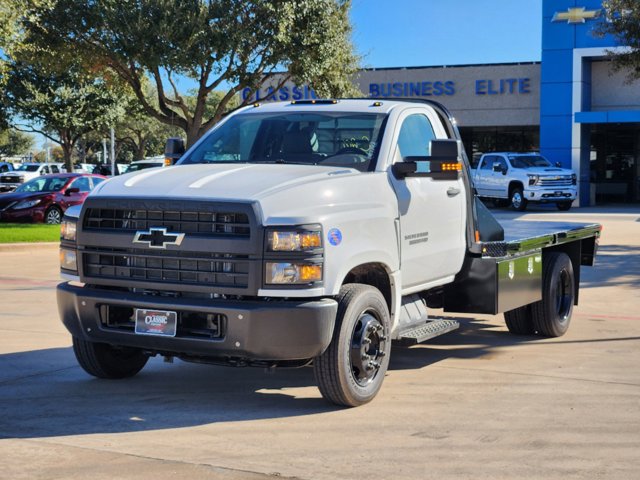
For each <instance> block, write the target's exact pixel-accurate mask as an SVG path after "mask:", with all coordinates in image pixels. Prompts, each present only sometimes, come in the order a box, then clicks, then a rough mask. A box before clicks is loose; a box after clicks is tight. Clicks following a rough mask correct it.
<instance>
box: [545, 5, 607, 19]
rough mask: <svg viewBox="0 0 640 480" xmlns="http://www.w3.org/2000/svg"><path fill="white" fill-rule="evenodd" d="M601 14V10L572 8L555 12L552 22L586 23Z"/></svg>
mask: <svg viewBox="0 0 640 480" xmlns="http://www.w3.org/2000/svg"><path fill="white" fill-rule="evenodd" d="M598 16H600V10H587V9H586V8H584V7H577V8H570V9H568V10H567V11H566V12H556V13H554V14H553V18H552V19H551V21H552V22H563V21H566V22H567V23H584V22H586V21H587V20H593V19H594V18H598Z"/></svg>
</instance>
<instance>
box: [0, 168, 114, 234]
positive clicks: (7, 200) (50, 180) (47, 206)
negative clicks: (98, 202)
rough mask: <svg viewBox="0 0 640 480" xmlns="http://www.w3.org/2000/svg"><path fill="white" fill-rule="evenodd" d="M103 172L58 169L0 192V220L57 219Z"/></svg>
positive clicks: (90, 188) (58, 221) (100, 180)
mask: <svg viewBox="0 0 640 480" xmlns="http://www.w3.org/2000/svg"><path fill="white" fill-rule="evenodd" d="M104 180H106V177H103V176H102V175H90V174H82V173H60V174H56V175H43V176H41V177H38V178H34V179H33V180H31V181H29V182H27V183H25V184H23V185H20V186H19V187H18V188H17V189H16V190H15V191H13V192H11V193H3V194H0V220H2V221H4V222H45V223H51V224H53V223H60V220H62V215H63V214H64V211H65V210H66V209H67V208H69V207H71V206H73V205H79V204H81V203H82V202H84V199H85V198H86V197H87V195H88V194H89V192H90V191H91V190H93V188H94V187H95V186H96V185H98V184H99V183H100V182H103V181H104Z"/></svg>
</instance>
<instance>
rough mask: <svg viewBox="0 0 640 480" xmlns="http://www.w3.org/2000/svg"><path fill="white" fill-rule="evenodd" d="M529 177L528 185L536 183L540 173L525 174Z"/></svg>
mask: <svg viewBox="0 0 640 480" xmlns="http://www.w3.org/2000/svg"><path fill="white" fill-rule="evenodd" d="M527 177H529V185H537V184H538V181H539V180H540V175H527Z"/></svg>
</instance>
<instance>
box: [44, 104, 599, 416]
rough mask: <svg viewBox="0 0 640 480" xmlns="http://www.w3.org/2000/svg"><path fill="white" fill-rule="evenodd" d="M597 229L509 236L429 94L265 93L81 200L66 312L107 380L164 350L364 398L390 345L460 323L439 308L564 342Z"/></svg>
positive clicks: (343, 397) (67, 227)
mask: <svg viewBox="0 0 640 480" xmlns="http://www.w3.org/2000/svg"><path fill="white" fill-rule="evenodd" d="M168 148H169V150H172V151H179V148H176V145H175V144H173V145H172V146H169V147H168ZM600 231H601V227H600V225H597V224H589V225H578V224H566V225H565V224H541V223H538V222H536V223H532V224H528V223H526V222H512V223H509V224H508V225H507V226H505V228H503V227H502V226H501V225H500V224H499V223H498V222H497V221H496V220H495V219H494V218H493V216H492V215H491V213H490V212H489V211H488V210H487V209H485V208H484V207H483V205H482V204H481V203H480V202H479V201H477V198H476V195H475V192H474V190H473V187H472V184H471V177H470V169H469V163H468V161H467V158H466V155H465V153H464V149H463V148H462V144H461V141H460V136H459V134H458V131H457V128H456V125H455V122H454V121H453V119H452V118H451V116H450V115H449V113H448V112H447V110H446V109H445V108H444V107H442V106H441V105H439V104H437V103H435V102H428V101H423V102H411V101H387V100H375V99H353V100H349V99H345V100H314V101H301V102H291V103H270V104H265V105H261V104H255V105H252V106H249V107H245V108H241V109H239V110H237V111H235V112H233V113H232V114H230V115H228V116H227V117H226V118H225V119H224V120H223V121H222V122H220V123H219V124H218V125H217V126H215V127H214V128H213V129H212V130H211V131H210V132H208V133H207V134H206V135H205V136H203V138H201V139H200V140H199V141H198V142H197V143H196V144H195V145H194V146H193V147H192V148H190V149H189V150H188V151H187V152H185V153H184V154H183V155H182V156H181V159H180V160H179V161H178V162H177V165H176V166H173V167H169V168H162V169H153V170H147V171H142V172H137V173H133V174H130V175H123V176H120V177H116V178H113V179H111V180H109V181H108V182H104V183H103V184H102V185H100V186H99V187H98V188H96V189H95V190H94V191H93V192H92V194H91V195H90V196H89V197H88V198H87V200H86V202H85V203H84V205H83V206H82V208H81V209H80V208H76V209H69V210H68V211H67V215H66V216H65V218H64V221H63V225H62V235H61V237H62V239H61V272H62V276H63V278H64V279H65V282H64V283H61V284H60V285H59V286H58V289H57V298H58V308H59V313H60V317H61V319H62V321H63V323H64V325H65V326H66V328H67V329H68V330H69V332H70V333H71V335H72V336H73V346H74V352H75V354H76V357H77V359H78V362H79V363H80V365H81V366H82V368H84V370H86V371H87V372H88V373H89V374H91V375H94V376H96V377H100V378H123V377H130V376H133V375H135V374H136V373H138V372H139V371H140V370H141V369H142V368H143V367H144V365H145V363H146V362H147V360H148V358H149V357H150V356H154V355H162V356H165V357H167V358H173V357H177V358H180V359H183V360H185V361H192V362H204V363H212V364H225V365H232V366H262V367H298V366H304V365H309V364H313V368H314V372H315V377H316V380H317V384H318V386H319V388H320V391H321V393H322V395H323V396H324V397H325V398H326V399H327V400H328V401H330V402H333V403H335V404H338V405H346V406H357V405H361V404H363V403H366V402H368V401H370V400H371V399H373V398H374V396H375V395H376V394H377V393H378V391H379V389H380V387H381V385H382V382H383V379H384V376H385V372H386V370H387V367H388V365H389V358H390V354H391V346H392V342H393V341H397V342H403V343H409V344H411V343H417V342H423V341H425V340H428V339H429V338H433V337H435V336H437V335H440V334H443V333H446V332H449V331H451V330H454V329H456V328H457V327H458V323H457V322H456V321H453V320H449V319H439V318H432V317H430V316H429V314H428V311H429V309H435V308H443V309H444V311H445V312H463V313H483V314H498V313H504V315H505V319H506V324H507V327H508V329H509V330H510V331H511V332H512V333H514V334H539V335H543V336H551V337H555V336H559V335H562V334H564V333H565V331H566V330H567V328H568V326H569V322H570V319H571V314H572V308H573V305H575V304H577V301H578V292H579V280H580V271H581V268H582V266H585V265H593V262H594V258H595V255H596V250H597V244H598V238H599V235H600Z"/></svg>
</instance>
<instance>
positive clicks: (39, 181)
mask: <svg viewBox="0 0 640 480" xmlns="http://www.w3.org/2000/svg"><path fill="white" fill-rule="evenodd" d="M67 180H68V178H51V177H48V178H45V177H38V178H36V179H35V180H31V181H30V182H27V183H25V184H23V185H20V186H19V187H18V188H16V190H15V191H16V192H58V191H60V190H61V189H62V187H64V186H65V184H66V183H67Z"/></svg>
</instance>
